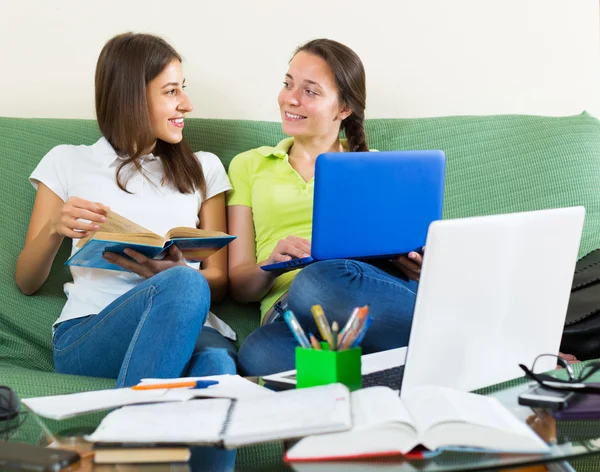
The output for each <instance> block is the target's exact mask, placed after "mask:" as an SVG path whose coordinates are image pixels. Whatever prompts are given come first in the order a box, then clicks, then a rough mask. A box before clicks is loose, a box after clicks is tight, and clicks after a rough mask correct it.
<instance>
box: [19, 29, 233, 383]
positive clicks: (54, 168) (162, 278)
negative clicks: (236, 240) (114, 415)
mask: <svg viewBox="0 0 600 472" xmlns="http://www.w3.org/2000/svg"><path fill="white" fill-rule="evenodd" d="M95 92H96V115H97V119H98V125H99V127H100V131H101V132H102V135H103V137H102V138H101V139H100V140H99V141H98V142H96V143H95V144H93V145H92V146H70V145H62V146H57V147H55V148H54V149H52V150H51V151H50V152H49V153H48V154H47V155H46V156H45V157H44V158H43V159H42V161H41V162H40V164H39V165H38V167H37V168H36V169H35V170H34V171H33V173H32V175H31V177H30V180H31V182H32V184H33V185H34V187H36V189H37V194H36V198H35V203H34V206H33V211H32V214H31V220H30V223H29V229H28V232H27V236H26V240H25V245H24V248H23V250H22V252H21V254H20V255H19V258H18V261H17V268H16V275H15V277H16V282H17V285H18V286H19V289H20V290H21V291H22V292H23V293H24V294H26V295H32V294H34V293H35V292H36V291H37V290H38V289H39V288H40V287H41V286H42V285H43V283H44V282H45V281H46V278H47V277H48V273H49V272H50V268H51V266H52V262H53V260H54V258H55V256H56V253H57V251H58V248H59V246H60V245H61V243H62V241H63V239H64V238H72V239H73V252H75V243H76V242H77V241H78V239H79V238H82V237H85V236H86V235H87V234H89V232H91V231H95V230H97V229H98V225H99V224H100V223H102V222H104V221H105V220H106V210H107V208H110V209H112V210H114V211H115V212H117V213H119V214H121V215H123V216H125V217H126V218H128V219H130V220H132V221H134V222H136V223H138V224H140V225H141V226H144V227H146V228H148V229H150V230H152V231H154V232H156V233H158V234H163V235H164V234H165V233H166V232H167V231H168V230H169V229H170V228H172V227H175V226H194V227H200V228H202V229H207V230H218V231H225V230H226V217H225V200H224V192H226V191H227V190H229V189H230V188H231V187H230V185H229V181H228V179H227V175H226V173H225V170H224V168H223V165H222V164H221V162H220V161H219V159H218V158H217V156H215V155H214V154H210V153H205V152H198V153H196V154H194V153H193V152H192V150H191V149H190V147H189V145H188V144H187V143H186V142H185V140H184V139H183V134H182V132H183V127H184V116H185V115H186V114H187V113H188V112H190V111H191V110H192V104H191V103H190V100H189V98H188V96H187V94H186V93H185V91H184V78H183V73H182V68H181V57H180V56H179V54H177V52H176V51H175V50H174V49H173V48H172V47H171V46H170V45H169V44H167V43H166V42H165V41H164V40H162V39H160V38H158V37H155V36H151V35H145V34H133V33H126V34H122V35H119V36H116V37H114V38H112V39H111V40H110V41H108V43H107V44H106V45H105V46H104V48H103V50H102V52H101V53H100V57H99V59H98V63H97V66H96V79H95ZM127 251H129V252H127V254H128V255H129V256H131V258H132V259H128V258H126V257H122V256H118V255H115V254H106V255H105V258H106V259H107V260H108V261H110V262H112V263H114V264H118V265H120V266H122V267H124V268H126V269H128V270H129V271H128V272H118V271H104V270H96V269H86V268H81V267H73V268H72V269H71V272H72V275H73V282H72V283H68V284H66V285H65V293H66V295H67V302H66V304H65V307H64V309H63V311H62V313H61V315H60V317H59V318H58V320H57V321H56V323H55V324H54V329H53V331H54V332H53V350H54V363H55V368H56V371H57V372H60V373H67V374H76V375H90V376H96V377H109V378H116V379H117V385H118V386H129V385H134V384H136V383H138V382H139V380H140V379H141V378H143V377H161V378H168V377H179V376H187V375H189V376H202V375H214V374H223V373H235V349H234V348H233V346H232V344H231V343H230V342H229V341H228V340H227V339H226V338H225V336H229V337H231V338H233V337H235V334H234V333H233V331H231V329H230V328H229V327H228V326H227V325H226V324H225V323H223V322H222V321H220V320H218V318H216V317H215V316H214V315H212V314H210V313H209V311H208V310H209V306H210V301H211V296H212V299H213V300H214V299H220V298H222V297H224V295H225V292H226V285H227V251H226V249H223V250H221V251H219V252H218V253H216V254H215V255H213V256H211V257H210V258H208V259H207V260H206V261H205V262H204V263H203V264H202V267H201V268H200V267H199V266H197V265H196V266H195V267H190V266H188V265H187V264H186V263H185V262H184V260H183V258H182V254H181V252H180V251H179V250H178V249H177V248H176V247H174V246H173V247H171V249H170V252H169V255H168V257H167V258H165V259H164V260H161V261H155V260H151V259H148V258H146V257H144V256H143V255H141V254H139V253H136V252H135V251H131V250H127ZM224 335H225V336H224Z"/></svg>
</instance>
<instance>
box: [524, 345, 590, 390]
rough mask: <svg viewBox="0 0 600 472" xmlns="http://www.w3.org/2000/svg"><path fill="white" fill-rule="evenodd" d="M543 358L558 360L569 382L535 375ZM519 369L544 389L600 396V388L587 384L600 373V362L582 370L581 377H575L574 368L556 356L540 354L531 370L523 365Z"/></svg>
mask: <svg viewBox="0 0 600 472" xmlns="http://www.w3.org/2000/svg"><path fill="white" fill-rule="evenodd" d="M542 357H553V358H554V359H556V363H557V365H560V366H561V367H564V369H565V371H566V372H567V375H568V376H569V379H568V380H563V379H558V378H556V377H553V376H551V375H548V374H542V373H535V365H536V363H537V361H538V359H540V358H542ZM519 367H520V368H521V369H523V371H524V372H525V375H526V376H527V377H529V378H530V379H533V380H535V381H536V382H537V383H538V384H540V385H541V386H542V387H544V388H548V389H550V390H559V391H565V390H566V391H571V392H580V393H596V394H600V386H595V385H590V384H585V383H583V382H585V381H586V380H587V379H589V378H590V377H591V376H592V375H594V374H595V373H596V372H598V371H600V362H591V363H589V364H587V365H586V366H584V367H583V369H581V372H579V375H575V373H574V372H573V368H572V367H571V365H570V364H569V363H568V362H567V361H566V360H565V359H563V358H562V357H560V356H556V355H554V354H540V355H539V356H537V357H536V358H535V360H534V361H533V365H532V366H531V369H529V368H527V367H526V366H524V365H523V364H519Z"/></svg>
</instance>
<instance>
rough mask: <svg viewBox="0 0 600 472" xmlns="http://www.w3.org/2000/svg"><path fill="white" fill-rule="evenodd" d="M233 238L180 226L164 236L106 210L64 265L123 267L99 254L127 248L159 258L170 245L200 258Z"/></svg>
mask: <svg viewBox="0 0 600 472" xmlns="http://www.w3.org/2000/svg"><path fill="white" fill-rule="evenodd" d="M234 239H235V236H230V235H228V234H226V233H223V232H220V231H206V230H202V229H198V228H188V227H183V226H180V227H177V228H172V229H171V230H169V231H168V232H167V234H166V236H165V237H164V238H163V237H162V236H160V235H158V234H156V233H154V232H152V231H149V230H147V229H146V228H144V227H142V226H139V225H137V224H136V223H134V222H132V221H130V220H128V219H127V218H125V217H123V216H121V215H119V214H118V213H115V212H114V211H108V215H107V221H106V222H105V223H103V224H101V225H100V229H99V230H98V231H96V232H93V233H91V234H89V235H88V236H87V237H86V238H82V239H80V240H79V242H78V243H77V244H76V247H78V248H80V249H79V250H78V251H77V252H76V253H75V254H73V255H72V256H71V257H70V258H69V259H68V260H67V261H66V262H65V265H68V266H78V267H89V268H95V269H107V270H120V271H126V269H124V268H122V267H120V266H118V265H116V264H111V263H110V262H108V261H106V260H104V259H103V258H102V255H103V254H104V253H105V252H113V253H116V254H120V255H123V256H125V257H128V256H127V255H126V254H125V253H124V250H125V249H126V248H130V249H133V250H134V251H137V252H139V253H141V254H144V255H145V256H146V257H149V258H152V259H162V258H163V257H165V256H166V255H167V253H168V251H169V248H170V247H171V246H173V245H175V246H177V247H178V248H179V250H180V251H181V252H182V253H183V257H184V259H185V260H187V261H189V262H202V261H203V260H204V259H206V258H207V257H210V256H212V255H213V254H214V253H215V252H217V251H218V250H219V249H221V248H223V247H224V246H226V245H227V244H229V243H230V242H231V241H232V240H234Z"/></svg>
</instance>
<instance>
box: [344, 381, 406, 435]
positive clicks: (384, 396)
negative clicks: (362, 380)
mask: <svg viewBox="0 0 600 472" xmlns="http://www.w3.org/2000/svg"><path fill="white" fill-rule="evenodd" d="M350 399H351V404H352V429H353V430H356V431H359V430H363V429H370V428H373V429H377V426H378V425H382V424H385V423H392V422H396V423H403V424H405V425H407V426H409V427H410V428H411V429H413V430H414V431H415V433H416V427H415V425H414V423H413V420H412V418H411V416H410V413H409V412H408V410H407V409H406V407H405V406H404V403H403V402H402V400H401V399H400V396H399V395H398V392H395V391H394V390H392V389H391V388H388V387H369V388H364V389H361V390H357V391H355V392H352V393H351V394H350Z"/></svg>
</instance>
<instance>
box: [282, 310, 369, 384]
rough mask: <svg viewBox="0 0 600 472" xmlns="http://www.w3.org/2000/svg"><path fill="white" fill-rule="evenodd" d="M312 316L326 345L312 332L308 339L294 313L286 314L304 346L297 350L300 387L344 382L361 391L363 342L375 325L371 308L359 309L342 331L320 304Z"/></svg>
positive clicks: (298, 339) (293, 330)
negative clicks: (370, 327) (330, 319)
mask: <svg viewBox="0 0 600 472" xmlns="http://www.w3.org/2000/svg"><path fill="white" fill-rule="evenodd" d="M312 314H313V317H314V319H315V322H316V324H317V328H318V329H319V334H320V335H321V339H322V340H323V341H322V342H319V341H318V340H317V338H316V337H315V336H314V335H313V334H312V333H309V334H308V336H307V335H306V334H305V333H304V330H303V329H302V327H301V326H300V323H299V322H298V320H297V319H296V317H295V316H294V314H293V313H292V311H290V310H288V311H286V312H285V313H284V315H283V318H284V320H285V322H286V323H287V324H288V326H289V328H290V330H291V331H292V333H293V334H294V337H295V338H296V341H298V344H299V345H300V346H299V347H297V348H296V371H297V374H296V379H297V383H296V386H297V388H304V387H314V386H317V385H327V384H330V383H336V382H339V383H343V384H344V385H346V386H347V387H348V388H349V389H350V390H357V389H359V388H361V387H362V377H361V354H362V349H361V348H360V343H361V341H362V339H363V338H364V336H365V333H366V331H367V329H368V328H369V326H370V325H371V323H372V322H373V318H372V317H371V316H370V315H369V307H368V306H366V305H365V306H363V307H357V308H355V309H354V311H353V312H352V314H351V315H350V317H349V318H348V321H347V323H346V325H345V326H344V327H343V329H342V330H341V331H340V330H339V325H338V323H337V322H335V321H334V322H333V323H332V324H331V325H330V324H329V322H328V320H327V317H326V315H325V312H324V311H323V308H322V307H321V306H320V305H314V306H313V307H312Z"/></svg>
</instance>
